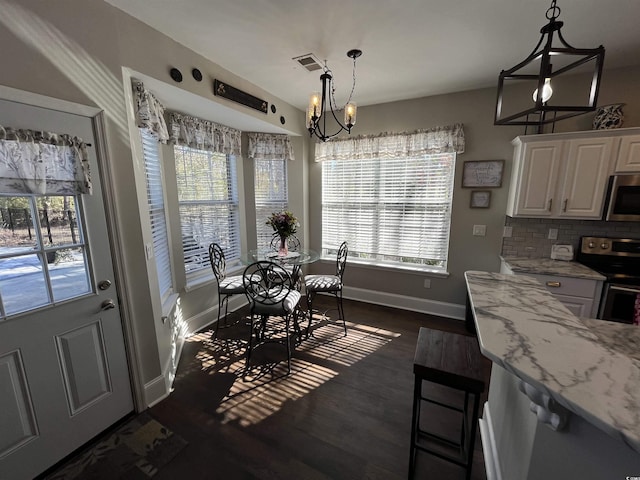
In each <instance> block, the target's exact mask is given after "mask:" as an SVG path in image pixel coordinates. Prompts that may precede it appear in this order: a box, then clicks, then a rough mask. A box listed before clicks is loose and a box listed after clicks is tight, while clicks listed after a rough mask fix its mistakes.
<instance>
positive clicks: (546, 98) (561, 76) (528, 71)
mask: <svg viewBox="0 0 640 480" xmlns="http://www.w3.org/2000/svg"><path fill="white" fill-rule="evenodd" d="M559 16H560V7H558V6H556V0H552V2H551V6H550V7H549V9H548V10H547V13H546V17H547V20H549V23H547V24H546V25H545V26H544V27H542V28H541V29H540V33H541V34H542V36H541V37H540V40H539V41H538V44H537V45H536V47H535V48H534V49H533V52H531V54H530V55H529V56H528V57H527V58H525V59H524V60H523V61H522V62H520V63H519V64H517V65H516V66H515V67H512V68H510V69H508V70H503V71H502V72H500V78H499V81H498V100H497V103H496V112H495V121H494V124H495V125H525V126H536V127H537V133H542V131H543V128H544V125H545V124H549V123H553V124H554V126H555V122H556V121H558V120H562V119H565V118H569V117H574V116H576V115H582V114H583V113H586V112H590V111H593V110H595V109H596V102H597V100H598V91H599V88H600V79H601V77H602V67H603V66H604V47H603V46H602V45H600V46H599V47H598V48H591V49H587V48H574V47H572V46H571V45H569V44H568V43H567V42H566V41H565V39H564V38H563V36H562V32H561V31H560V30H561V28H562V26H563V24H564V23H563V22H561V21H558V17H559ZM554 35H557V38H558V40H559V44H558V45H557V46H554ZM577 74H581V75H577ZM569 75H574V77H573V78H572V79H570V80H569V82H567V81H566V77H567V76H569ZM581 83H582V84H583V85H581ZM527 85H529V86H528V87H527ZM523 89H524V90H523ZM523 92H524V93H523ZM526 92H528V93H526ZM532 98H533V103H532ZM525 133H526V130H525Z"/></svg>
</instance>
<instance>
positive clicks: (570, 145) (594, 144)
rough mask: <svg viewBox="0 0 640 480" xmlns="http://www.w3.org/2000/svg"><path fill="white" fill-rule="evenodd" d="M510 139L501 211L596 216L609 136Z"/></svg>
mask: <svg viewBox="0 0 640 480" xmlns="http://www.w3.org/2000/svg"><path fill="white" fill-rule="evenodd" d="M549 137H552V136H551V135H545V136H544V137H542V138H541V136H528V137H527V136H525V137H517V138H516V139H514V141H513V144H514V146H515V150H514V158H513V173H512V176H511V187H510V190H509V198H508V202H507V215H509V216H512V217H533V218H544V217H547V218H573V219H600V218H601V216H602V204H603V202H604V193H605V189H606V186H607V180H608V178H609V174H610V165H611V157H612V152H613V149H614V138H612V137H594V138H589V137H588V138H573V139H572V138H566V137H563V138H553V137H552V138H551V139H550V138H549Z"/></svg>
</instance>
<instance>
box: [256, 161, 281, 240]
mask: <svg viewBox="0 0 640 480" xmlns="http://www.w3.org/2000/svg"><path fill="white" fill-rule="evenodd" d="M253 171H254V191H255V207H256V241H257V245H258V248H268V247H269V245H270V244H271V239H272V237H273V233H274V232H273V228H271V227H270V226H269V225H267V223H266V222H267V218H268V217H269V215H271V213H273V212H281V211H284V210H288V208H289V193H288V190H289V188H288V183H287V160H285V159H284V158H279V159H270V160H264V159H254V167H253Z"/></svg>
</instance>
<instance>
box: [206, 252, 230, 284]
mask: <svg viewBox="0 0 640 480" xmlns="http://www.w3.org/2000/svg"><path fill="white" fill-rule="evenodd" d="M209 261H210V262H211V268H212V269H213V274H214V275H215V277H216V280H218V283H220V282H221V281H222V280H224V277H226V275H227V273H226V271H227V262H226V260H225V258H224V252H223V251H222V248H221V247H220V245H218V244H217V243H212V244H211V245H209Z"/></svg>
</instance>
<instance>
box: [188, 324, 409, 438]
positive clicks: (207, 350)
mask: <svg viewBox="0 0 640 480" xmlns="http://www.w3.org/2000/svg"><path fill="white" fill-rule="evenodd" d="M304 326H306V324H305V325H304ZM304 326H303V328H302V331H303V332H304ZM347 329H348V334H347V335H346V336H345V335H344V331H343V326H342V322H341V321H338V322H336V321H335V320H332V319H331V318H329V317H327V316H325V315H320V314H319V315H314V321H313V324H312V335H310V336H309V337H308V338H305V339H304V340H303V341H302V342H301V343H300V344H299V345H297V346H296V348H295V351H294V353H293V356H292V358H291V373H290V374H287V363H286V356H285V358H282V356H281V355H280V356H278V357H277V359H275V360H274V359H271V360H270V361H267V362H265V361H264V359H263V361H262V362H260V361H257V362H255V364H254V360H253V357H252V362H251V363H252V365H251V368H250V369H249V370H248V371H247V370H246V362H245V358H246V347H247V343H248V338H245V337H246V335H247V333H248V331H247V327H246V324H244V322H243V321H240V322H238V323H237V324H236V325H235V326H234V327H231V328H227V329H222V328H221V329H220V332H219V337H220V338H213V336H212V331H211V330H207V331H204V332H200V333H195V334H193V335H191V336H189V337H188V338H186V339H185V342H187V343H195V344H199V345H198V350H197V352H195V359H196V361H197V363H196V365H194V366H193V367H192V368H190V369H188V371H185V370H183V371H182V372H181V374H180V376H184V375H188V374H189V373H190V372H193V371H194V370H200V371H202V372H206V373H207V374H209V375H215V374H219V373H225V374H231V375H234V376H235V380H234V381H233V383H232V384H231V385H230V387H229V389H228V391H227V390H225V391H226V395H225V396H224V398H222V400H221V401H220V403H219V405H218V407H217V409H216V412H217V413H218V414H220V415H222V416H223V420H222V423H228V422H238V423H239V424H240V425H242V426H249V425H253V424H256V423H259V422H261V421H263V420H265V419H266V418H268V417H269V416H270V415H272V414H274V413H276V412H278V411H280V410H282V409H283V407H284V406H285V405H286V403H287V402H288V401H296V400H300V399H301V398H303V397H304V396H305V395H306V394H307V393H309V392H311V391H312V390H315V389H317V388H319V387H321V386H322V385H323V384H325V383H326V382H328V381H330V380H331V379H333V378H335V377H336V376H338V375H339V372H338V371H337V370H334V369H333V368H332V367H331V365H335V368H336V369H338V368H341V367H342V368H344V367H349V366H350V365H353V364H355V363H356V362H359V361H361V360H363V359H364V358H366V357H367V356H368V355H371V354H372V353H374V352H376V351H377V350H379V349H380V348H382V347H383V346H385V345H386V344H388V343H389V342H391V341H392V340H393V339H394V338H397V337H399V336H400V334H399V333H395V332H391V331H389V330H384V329H379V328H375V327H372V326H370V325H364V324H359V323H351V322H347ZM200 347H201V348H200ZM275 348H276V349H277V348H280V349H282V346H281V345H277V346H276V347H275ZM277 352H278V353H280V354H281V350H278V351H277ZM300 357H303V358H300ZM313 358H316V359H317V361H313ZM232 378H233V377H232Z"/></svg>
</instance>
